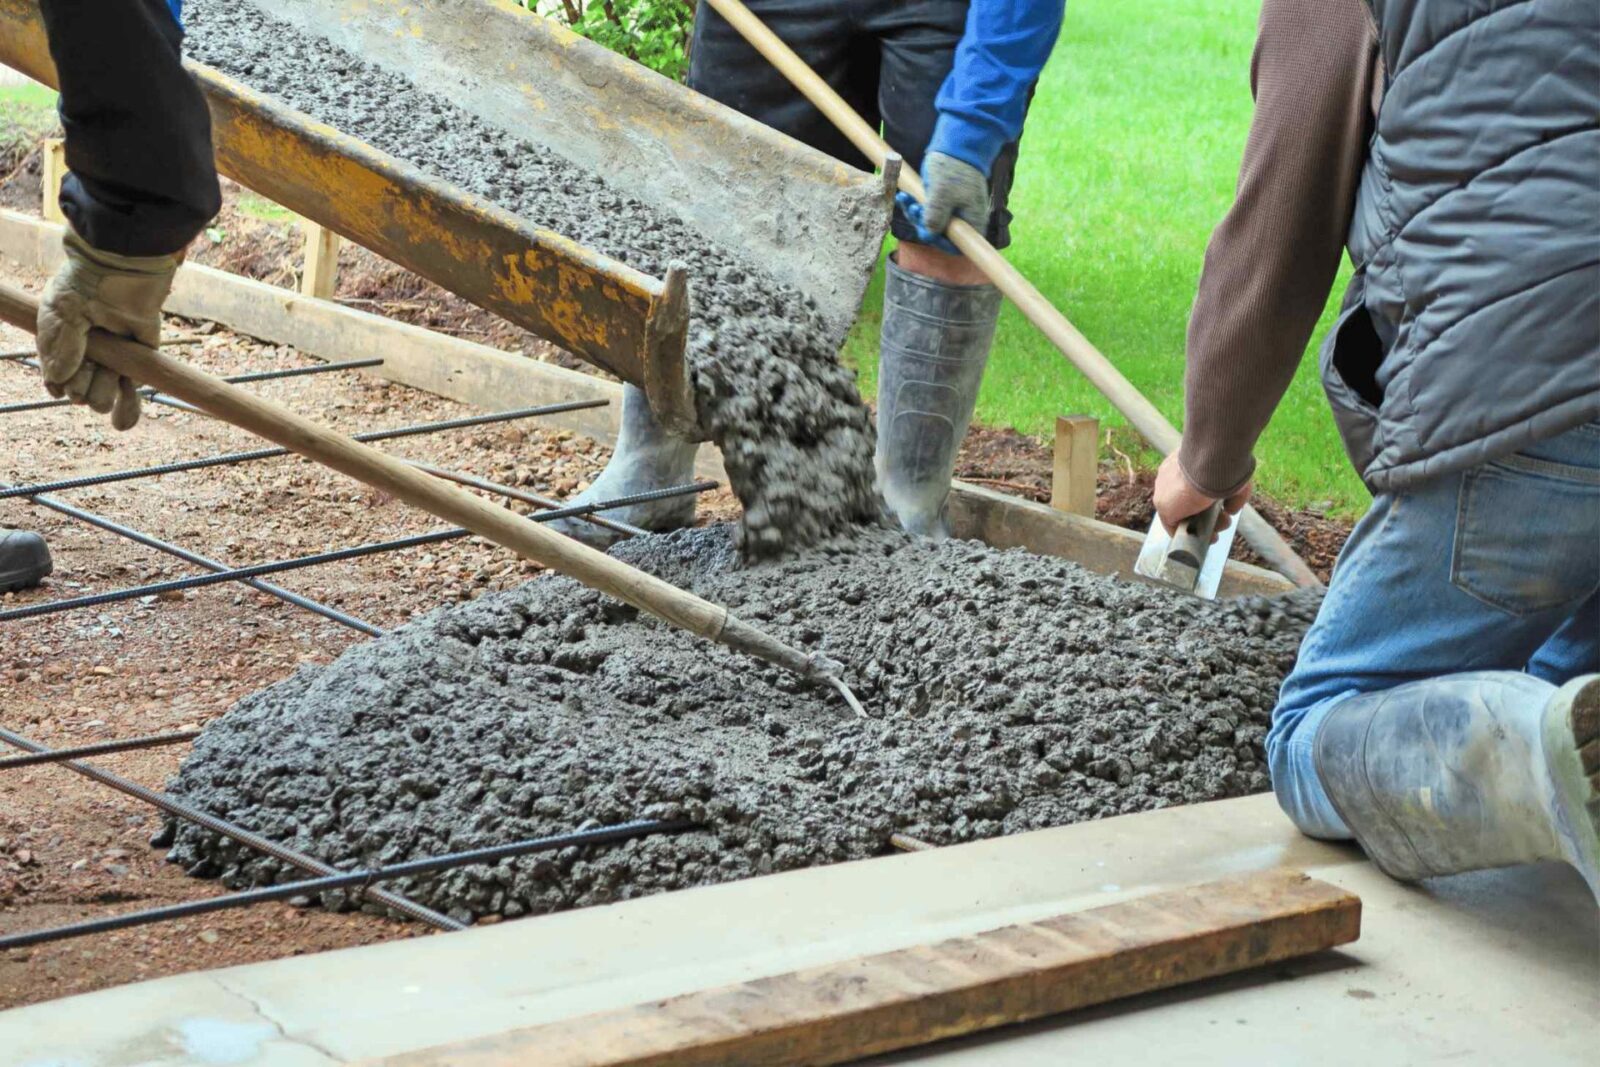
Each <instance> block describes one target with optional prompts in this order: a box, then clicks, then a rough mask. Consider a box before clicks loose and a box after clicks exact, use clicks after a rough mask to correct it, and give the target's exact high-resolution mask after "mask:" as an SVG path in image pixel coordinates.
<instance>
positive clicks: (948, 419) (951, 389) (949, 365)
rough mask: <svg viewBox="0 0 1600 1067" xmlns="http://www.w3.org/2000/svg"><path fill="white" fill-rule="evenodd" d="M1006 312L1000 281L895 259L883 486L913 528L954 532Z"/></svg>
mask: <svg viewBox="0 0 1600 1067" xmlns="http://www.w3.org/2000/svg"><path fill="white" fill-rule="evenodd" d="M999 316H1000V291H999V290H998V289H996V288H995V287H994V286H992V285H949V284H947V283H945V282H940V281H935V280H934V279H932V278H927V277H924V276H922V275H920V274H913V273H911V272H910V271H907V270H902V269H901V268H900V266H899V264H897V263H895V261H894V260H893V259H891V260H889V274H888V279H887V281H886V282H885V284H884V288H883V335H882V342H881V348H880V352H881V355H880V356H879V362H878V453H877V462H876V466H877V473H878V488H879V491H880V492H882V493H883V499H884V503H885V504H887V505H888V508H889V511H890V512H891V513H892V514H893V515H894V517H895V518H896V519H897V520H899V522H900V525H901V527H903V528H904V529H905V530H906V531H907V532H909V533H913V534H920V535H922V536H924V537H934V538H945V537H949V536H950V523H949V518H948V515H947V509H946V505H947V503H948V500H949V496H950V478H951V476H952V475H953V474H954V473H955V467H956V449H957V448H959V447H960V446H961V439H962V438H963V437H965V436H966V433H967V424H968V423H969V422H970V421H971V420H972V408H973V405H975V404H976V403H977V400H978V386H979V384H980V383H981V382H982V381H983V368H984V365H985V364H987V363H988V361H989V348H990V346H991V345H992V344H993V342H994V327H995V322H996V320H997V319H998V318H999Z"/></svg>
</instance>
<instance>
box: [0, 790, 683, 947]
mask: <svg viewBox="0 0 1600 1067" xmlns="http://www.w3.org/2000/svg"><path fill="white" fill-rule="evenodd" d="M697 826H698V824H696V823H692V822H689V821H687V820H684V819H674V820H667V821H662V820H656V819H645V820H639V821H636V822H627V823H619V824H617V825H614V826H597V827H595V828H593V829H591V830H578V831H576V832H574V833H569V834H558V835H555V836H553V837H535V838H530V839H528V840H524V841H514V842H512V843H511V844H508V845H492V846H490V847H488V848H476V849H469V850H467V851H465V852H451V853H448V854H446V855H443V856H430V857H427V858H425V859H420V860H409V861H407V862H405V863H396V864H393V865H391V866H388V867H374V868H372V869H370V870H366V869H363V870H355V871H349V872H343V871H341V872H340V873H338V874H332V875H328V876H326V877H322V878H308V879H305V880H303V881H299V882H289V883H287V884H284V885H271V886H263V887H261V888H259V889H245V890H241V891H240V892H237V893H230V894H228V895H226V896H220V897H210V898H207V899H205V900H193V901H186V902H185V903H182V904H168V905H165V906H163V907H159V908H146V909H144V910H143V911H132V912H127V913H125V914H122V915H109V916H107V917H105V918H103V919H89V920H87V921H85V922H79V923H68V924H66V925H63V926H52V927H47V928H45V929H43V930H29V931H25V932H23V933H19V934H7V935H3V936H0V951H3V950H5V949H8V948H27V947H29V946H31V945H39V944H44V943H45V942H48V941H64V940H66V939H68V938H73V937H85V936H87V935H89V934H101V933H106V932H108V931H111V930H125V929H127V928H129V927H132V926H148V925H150V924H151V923H158V922H170V921H172V920H174V919H187V918H190V917H192V916H195V915H205V914H207V913H209V912H214V911H223V910H225V909H227V908H243V907H248V906H249V905H252V904H261V903H265V902H267V901H271V900H285V899H287V898H290V897H298V896H307V895H309V894H312V893H326V892H328V891H330V890H334V889H348V888H358V889H359V890H360V892H361V893H362V894H363V895H365V894H367V893H368V892H370V889H371V886H372V885H373V884H374V883H375V882H383V881H390V880H392V879H395V878H406V877H410V876H412V875H418V874H431V873H433V872H435V871H446V870H450V869H452V868H455V867H466V866H470V865H472V864H476V863H483V864H489V863H498V862H500V861H501V860H505V859H512V858H515V857H518V856H526V855H529V854H531V853H537V852H556V851H559V850H561V849H564V848H581V847H583V846H589V845H609V844H615V843H616V842H619V841H627V840H630V839H632V838H636V837H645V836H651V835H655V834H669V833H681V832H683V831H685V830H693V829H696V828H697Z"/></svg>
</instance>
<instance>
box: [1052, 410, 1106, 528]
mask: <svg viewBox="0 0 1600 1067" xmlns="http://www.w3.org/2000/svg"><path fill="white" fill-rule="evenodd" d="M1099 458H1100V420H1099V419H1097V418H1094V417H1093V416H1092V415H1063V416H1058V417H1057V418H1056V444H1055V469H1054V471H1053V472H1052V474H1051V478H1050V506H1051V507H1053V508H1055V509H1056V510H1057V511H1070V512H1071V513H1072V514H1074V515H1083V516H1085V517H1086V518H1090V519H1092V518H1094V495H1095V479H1096V476H1097V475H1098V474H1099V466H1100V464H1099Z"/></svg>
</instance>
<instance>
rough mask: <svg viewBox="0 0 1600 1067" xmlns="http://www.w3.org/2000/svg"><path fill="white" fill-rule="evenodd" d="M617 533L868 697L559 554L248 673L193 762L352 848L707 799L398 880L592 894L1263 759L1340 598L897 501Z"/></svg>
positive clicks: (435, 848)
mask: <svg viewBox="0 0 1600 1067" xmlns="http://www.w3.org/2000/svg"><path fill="white" fill-rule="evenodd" d="M615 551H616V552H617V554H618V555H619V556H621V557H623V558H624V559H626V560H627V561H628V562H630V563H633V564H635V565H638V566H640V567H643V568H645V569H646V570H649V571H652V572H653V573H656V574H658V575H660V576H661V577H663V578H665V579H667V580H668V581H671V582H674V583H676V584H678V585H680V586H683V587H685V588H689V589H692V590H694V591H695V592H697V593H699V594H701V595H702V596H705V597H708V598H710V599H712V600H717V601H720V602H723V603H725V604H727V605H728V606H729V608H730V609H731V610H733V611H734V612H736V613H737V614H739V615H740V616H741V617H743V618H746V619H748V620H750V621H752V622H755V623H757V624H758V625H761V626H763V627H764V628H767V629H769V630H770V631H772V632H773V633H774V634H775V635H776V636H778V637H780V638H782V639H784V640H787V641H790V642H792V643H795V644H798V645H801V646H804V647H806V648H808V649H809V648H819V649H822V650H823V651H825V652H826V653H827V654H828V655H830V656H833V657H834V658H836V659H839V660H841V661H843V662H844V663H846V664H848V665H849V666H850V668H851V672H852V681H853V682H854V684H855V685H856V689H857V692H858V693H859V694H860V696H861V698H862V700H863V701H864V702H865V703H866V704H867V706H868V708H869V709H870V710H871V712H872V714H873V715H874V718H872V719H871V720H863V719H859V718H856V717H853V716H852V715H851V714H850V713H849V712H848V710H847V709H845V707H844V706H843V704H842V702H840V701H839V700H838V699H837V698H836V697H835V696H833V695H832V694H831V693H830V692H824V691H821V690H817V689H812V688H807V687H800V686H797V684H796V683H795V681H794V679H792V678H791V677H790V676H788V675H787V674H783V673H781V672H778V671H776V670H775V669H771V668H768V667H766V666H764V665H761V664H758V663H756V662H754V661H751V660H747V659H744V658H742V657H739V656H737V655H735V654H734V653H731V652H728V651H727V650H725V649H722V648H720V647H717V646H713V645H710V644H708V643H706V642H704V641H700V640H697V639H695V638H692V637H689V636H687V635H685V634H683V633H681V632H678V631H674V630H670V629H668V628H666V627H665V626H663V625H661V624H660V623H657V622H655V621H654V620H651V619H649V618H648V617H640V616H639V615H638V614H637V613H636V612H634V611H633V610H632V609H629V608H626V607H624V606H622V605H620V604H618V603H616V602H614V601H609V600H607V599H606V598H604V597H602V596H601V595H600V594H598V593H595V592H593V591H591V590H588V589H586V588H584V587H582V586H580V585H578V584H577V583H575V582H572V581H570V580H568V579H565V578H560V577H549V578H541V579H537V580H535V581H533V582H530V583H528V584H526V585H523V586H521V587H519V588H517V589H514V590H509V591H507V592H503V593H496V594H491V595H488V596H485V597H482V598H480V599H479V600H477V601H474V602H472V603H469V604H463V605H459V606H454V607H449V608H444V609H441V610H438V611H435V612H433V613H432V614H430V615H428V616H425V617H423V618H421V619H419V620H417V621H416V622H413V623H411V624H409V625H407V626H405V627H402V628H400V629H399V630H396V631H394V632H393V633H391V634H390V635H389V636H387V637H384V638H382V639H379V640H376V641H373V642H370V643H368V644H364V645H361V646H358V647H355V648H353V649H351V650H350V651H349V652H347V653H345V655H344V656H342V657H341V658H340V659H339V660H337V661H336V662H334V663H333V664H331V665H328V666H325V667H316V668H306V669H303V670H301V671H300V672H299V673H298V674H296V675H294V676H293V677H291V678H289V679H287V680H286V681H284V682H282V683H280V684H278V685H275V686H273V687H271V688H269V689H266V690H263V691H261V692H259V693H256V694H254V695H252V696H250V697H247V698H245V699H244V700H242V701H240V702H239V703H238V704H237V705H236V706H235V707H234V708H233V709H232V710H231V711H230V712H229V713H228V714H227V715H225V716H224V717H222V718H221V719H219V720H217V721H216V722H214V723H213V724H212V725H211V726H210V727H209V728H208V729H207V730H206V732H205V734H204V736H203V737H201V738H200V740H199V741H198V742H197V743H196V745H195V748H194V750H193V754H192V755H191V756H190V757H189V758H188V759H187V760H186V761H185V763H184V765H183V767H182V769H181V771H180V772H179V774H178V775H177V777H176V778H175V779H174V781H173V782H172V789H173V791H174V792H175V793H176V794H178V795H180V796H183V797H184V798H186V799H188V800H190V801H192V802H195V803H197V804H199V805H201V806H202V807H204V808H206V809H207V810H209V811H213V812H216V813H218V814H221V815H223V816H224V817H226V818H229V819H233V820H236V821H238V822H239V823H240V824H242V825H244V826H247V827H250V828H252V829H255V830H257V831H259V832H260V833H263V834H265V835H266V836H268V837H270V838H273V839H275V840H278V841H282V842H284V843H285V844H288V845H291V846H293V847H295V848H298V849H302V850H304V851H306V852H309V853H311V854H313V855H316V856H319V857H321V858H323V859H324V860H327V861H328V862H330V863H335V864H340V865H343V864H349V863H365V864H378V863H390V862H395V861H399V860H402V859H406V858H412V857H420V856H426V855H432V854H438V853H442V852H447V851H451V850H456V849H463V848H472V847H477V846H481V845H488V844H493V843H501V842H506V841H511V840H515V839H518V838H522V837H532V836H538V835H542V834H550V833H557V832H562V831H566V830H571V829H576V828H579V827H584V826H589V825H594V824H597V823H612V822H621V821H624V820H628V819H632V818H641V817H671V816H687V817H690V818H692V819H695V820H700V821H703V822H704V823H705V824H706V829H705V830H704V831H697V832H692V833H689V834H685V835H682V836H677V837H670V838H658V839H651V840H644V841H638V842H632V843H628V844H624V845H620V846H614V847H607V848H603V849H595V850H586V851H585V850H577V849H572V850H568V851H567V852H565V853H561V854H558V855H552V856H546V857H541V858H537V859H527V860H521V861H515V862H506V863H502V864H500V865H498V866H496V867H494V868H492V869H491V868H482V867H479V868H471V869H463V870H459V871H455V872H450V873H446V874H441V875H437V876H432V877H427V878H423V879H418V880H415V881H412V882H409V883H404V884H398V885H397V887H398V888H399V889H401V890H402V891H403V892H405V893H407V894H408V895H411V896H413V897H414V898H416V899H417V900H419V901H421V902H423V903H425V904H429V905H431V906H433V907H435V908H438V909H440V910H443V911H447V912H450V913H452V914H455V915H457V916H459V917H463V918H465V917H476V916H483V915H486V914H495V913H497V914H501V915H506V916H515V915H521V914H525V913H528V912H543V911H551V910H556V909H561V908H569V907H577V906H582V905H587V904H594V903H600V902H604V901H611V900H619V899H626V898H629V897H634V896H638V895H641V894H645V893H651V892H656V891H660V890H665V889H673V888H678V887H684V886H692V885H700V884H705V883H709V882H720V881H726V880H731V879H737V878H744V877H749V876H751V875H757V874H764V873H767V872H770V871H779V870H786V869H789V868H794V867H803V866H807V865H813V864H818V863H829V862H834V861H838V860H846V859H855V858H861V857H867V856H872V855H876V854H880V853H883V852H885V851H886V850H887V847H888V846H887V842H888V839H889V835H890V834H891V833H893V832H895V831H901V832H905V833H909V834H911V835H913V836H916V837H921V838H925V839H927V840H929V841H932V842H934V843H937V844H951V843H955V842H960V841H969V840H973V839H976V838H984V837H990V836H993V835H997V834H1004V833H1014V832H1017V831H1022V830H1030V829H1035V828H1040V827H1046V826H1056V825H1062V824H1066V823H1073V822H1078V821H1081V820H1086V819H1093V818H1098V817H1101V816H1106V815H1116V814H1122V813H1125V812H1134V811H1143V810H1147V809H1150V808H1156V807H1161V806H1165V805H1169V804H1182V803H1190V802H1194V801H1202V800H1211V799H1216V798H1221V797H1231V796H1239V795H1242V794H1245V793H1250V792H1256V791H1260V790H1264V789H1266V788H1267V786H1268V782H1267V776H1266V770H1265V766H1264V764H1263V757H1262V752H1261V741H1262V738H1263V737H1264V735H1265V731H1266V728H1267V721H1268V715H1269V713H1270V710H1271V707H1272V704H1273V699H1274V696H1275V694H1276V691H1277V687H1278V684H1279V682H1280V680H1281V679H1282V677H1283V675H1284V673H1285V672H1286V671H1287V669H1288V668H1289V666H1290V665H1291V663H1292V661H1293V657H1294V652H1295V649H1296V647H1297V645H1298V642H1299V640H1300V637H1301V635H1302V634H1303V632H1304V630H1305V628H1306V626H1307V625H1308V624H1309V622H1310V620H1311V618H1312V616H1313V614H1314V613H1315V608H1316V598H1315V596H1314V595H1306V594H1295V595H1293V596H1290V597H1285V598H1274V599H1248V600H1240V601H1231V602H1223V603H1217V604H1206V603H1203V602H1200V601H1196V600H1194V599H1192V598H1187V597H1179V596H1176V595H1170V594H1167V593H1165V592H1162V591H1159V590H1155V589H1151V588H1147V587H1144V586H1140V585H1135V584H1132V583H1126V582H1120V581H1112V580H1108V579H1105V578H1103V577H1100V576H1097V575H1094V574H1091V573H1090V572H1088V571H1085V570H1083V569H1082V568H1080V567H1078V566H1076V565H1074V564H1070V563H1066V562H1063V561H1059V560H1054V559H1047V558H1043V557H1039V556H1033V555H1030V554H1027V553H1024V552H1020V551H1008V552H999V551H996V550H993V549H990V548H988V547H986V546H983V545H980V544H978V543H976V542H969V541H949V542H944V543H932V542H927V541H916V540H912V539H909V538H906V537H904V536H903V535H900V534H898V533H890V532H887V531H882V530H875V529H874V530H867V531H863V532H861V533H859V534H857V535H856V536H853V537H851V538H849V539H845V540H836V541H831V542H826V543H824V544H822V545H820V546H817V547H816V548H813V549H811V550H808V551H806V552H803V553H800V554H799V555H797V556H795V557H794V558H791V559H788V560H786V561H783V562H779V563H766V564H761V565H757V566H753V567H749V566H741V565H740V563H739V560H738V557H737V553H736V550H735V547H734V543H733V537H732V534H731V531H730V530H729V528H728V527H726V526H724V527H713V528H709V529H702V530H693V531H683V532H680V533H676V534H670V535H660V536H654V537H649V538H643V539H638V540H634V541H630V542H626V543H625V544H623V545H622V546H620V547H619V548H618V549H616V550H615ZM170 857H171V859H172V860H173V861H174V862H177V863H181V864H184V865H186V866H188V867H189V869H190V870H191V871H192V872H193V873H194V874H197V875H205V876H221V877H222V878H223V880H224V881H226V882H227V883H228V884H229V885H230V886H234V887H241V886H247V885H257V884H264V883H270V882H273V881H275V880H278V879H281V878H291V877H297V875H295V874H294V872H291V871H287V870H285V869H284V868H283V867H282V866H281V865H280V864H278V863H276V862H275V861H273V860H270V859H267V858H264V857H261V856H258V855H255V854H253V853H249V852H247V851H245V850H241V849H239V848H237V847H236V846H234V845H232V844H231V843H230V842H227V841H225V840H220V839H217V838H215V837H214V836H211V835H209V834H207V833H205V832H203V831H200V830H197V829H195V828H193V827H187V826H185V827H183V828H182V829H181V830H180V831H179V833H178V837H177V842H176V846H175V847H174V848H173V850H172V852H171V854H170ZM330 903H332V904H334V905H336V906H337V905H338V904H339V903H341V900H339V899H335V900H333V901H330Z"/></svg>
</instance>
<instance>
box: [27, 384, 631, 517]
mask: <svg viewBox="0 0 1600 1067" xmlns="http://www.w3.org/2000/svg"><path fill="white" fill-rule="evenodd" d="M608 403H609V401H607V400H603V399H596V400H568V401H564V402H562V403H559V404H544V405H542V406H540V407H532V408H518V409H516V410H514V411H494V412H490V413H488V414H486V415H469V416H467V417H465V418H460V419H445V420H443V421H442V422H424V423H417V424H415V425H412V426H398V427H396V428H394V429H392V430H370V431H367V432H366V433H358V434H354V435H352V436H353V437H354V439H355V440H357V441H362V442H372V441H389V440H392V439H394V438H397V437H416V436H419V435H422V434H430V433H440V432H443V431H445V430H460V429H465V428H467V427H470V426H484V425H487V424H489V423H495V422H509V421H512V420H514V419H531V418H537V417H538V416H540V415H556V414H559V413H561V412H564V411H580V410H583V409H585V408H598V407H604V406H606V404H608ZM288 454H289V450H288V449H287V448H257V449H253V450H251V451H248V452H227V453H224V454H222V455H217V456H203V457H201V458H200V459H189V460H179V461H177V462H173V463H161V464H157V465H156V466H153V467H138V468H133V469H130V470H121V471H107V472H106V473H104V474H85V475H82V476H80V477H77V478H62V479H60V480H58V481H53V482H35V483H34V484H32V485H13V486H11V487H10V488H8V489H3V490H0V500H6V499H9V498H11V497H19V496H35V495H37V494H39V493H59V492H63V491H64V490H67V489H83V488H87V487H89V486H96V485H109V484H111V483H112V482H126V481H132V480H134V479H136V478H153V477H157V476H159V475H163V474H179V473H181V472H183V471H193V470H202V469H204V468H207V467H226V466H232V465H233V464H236V463H249V462H252V461H254V460H259V459H272V458H274V457H276V456H286V455H288Z"/></svg>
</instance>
